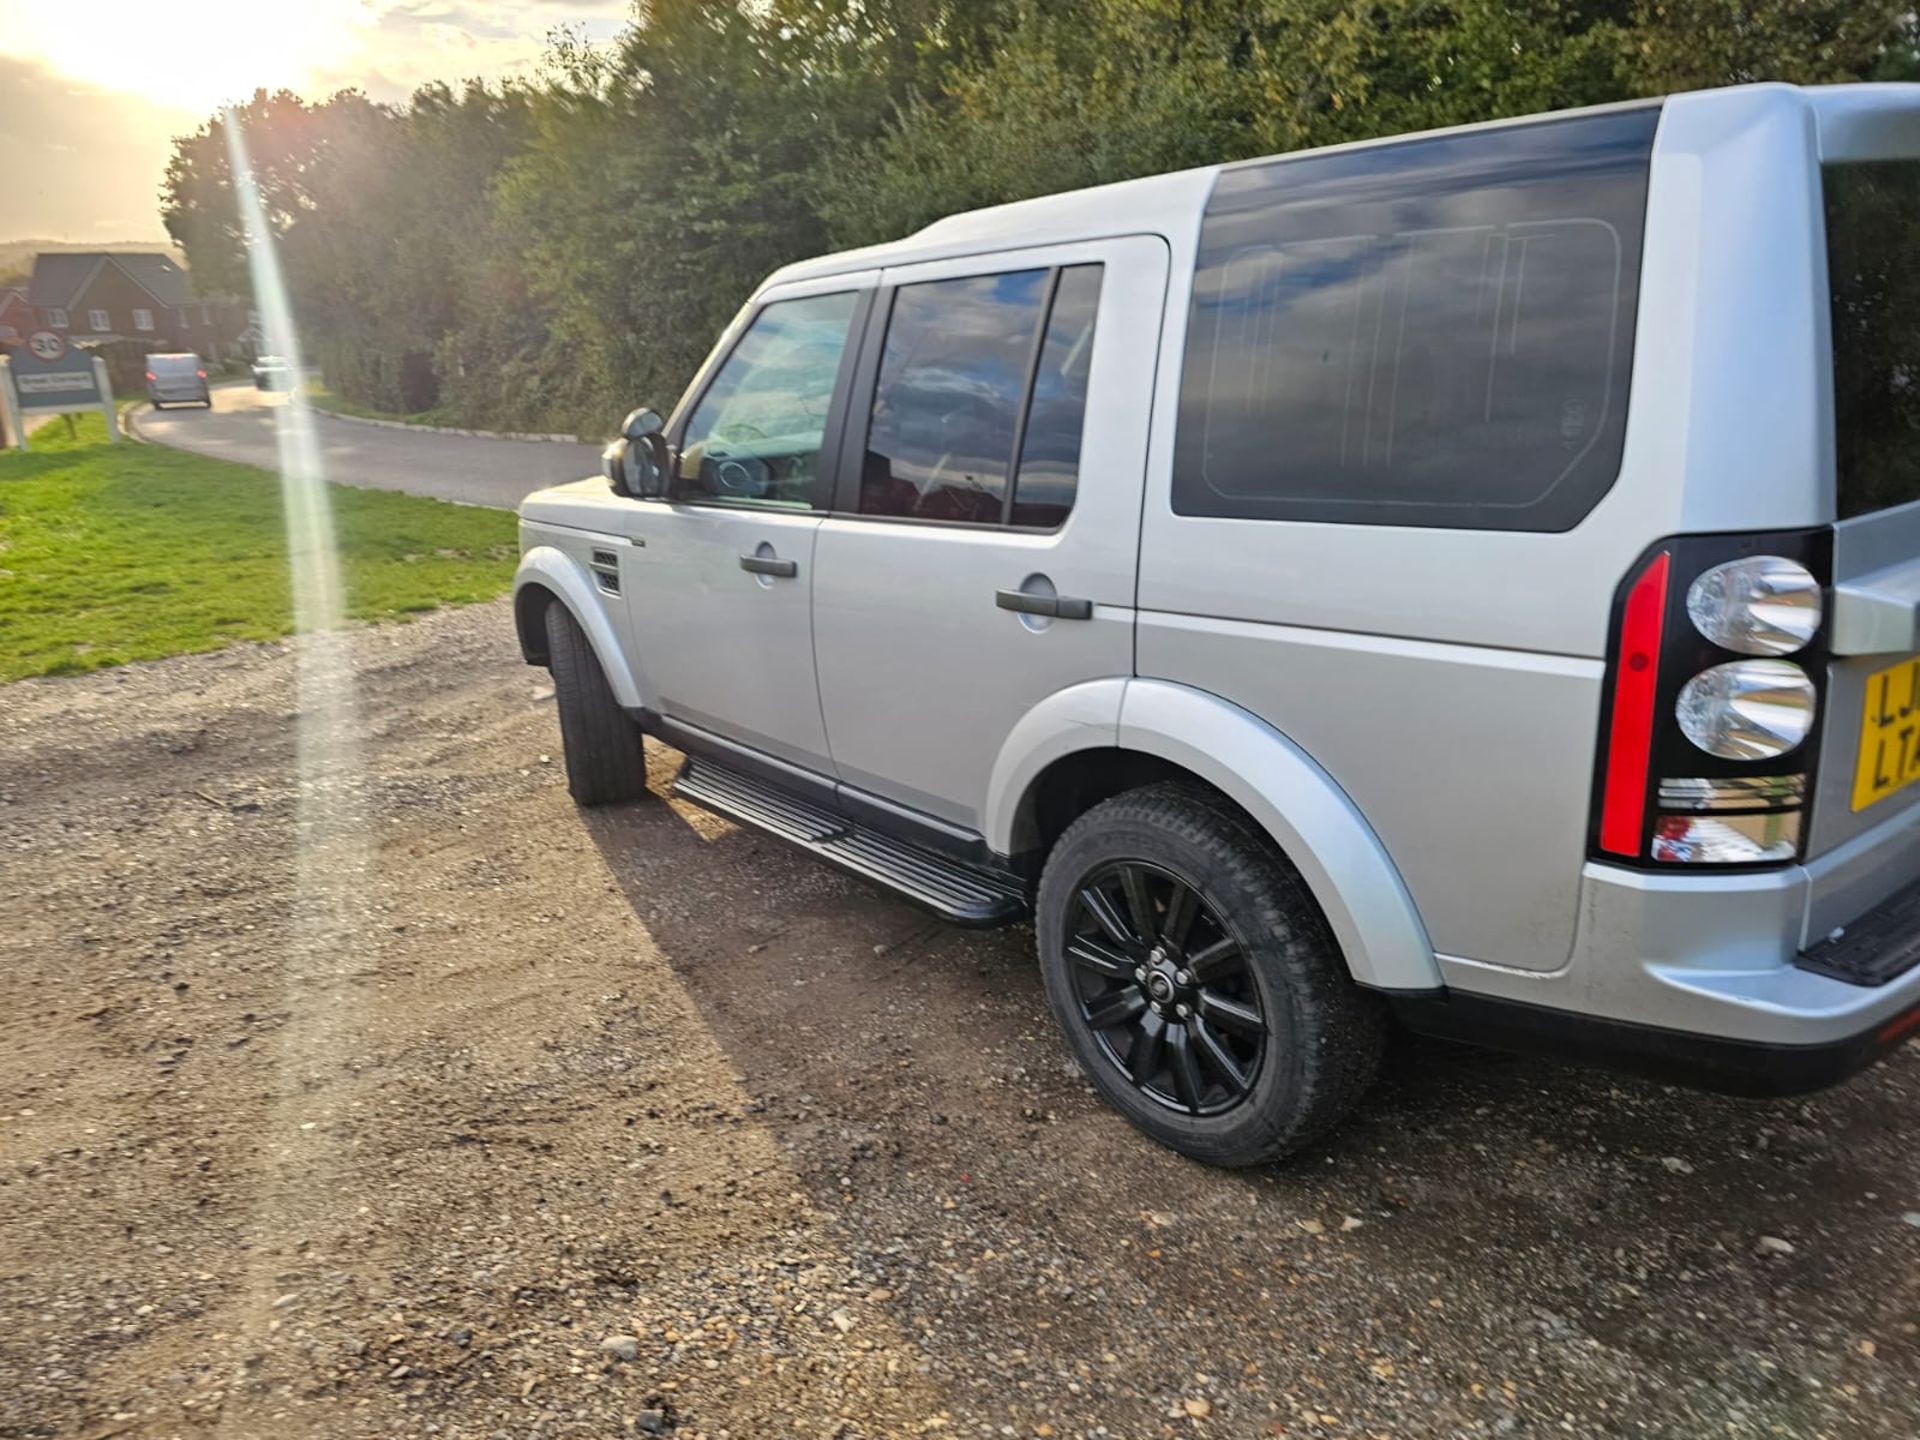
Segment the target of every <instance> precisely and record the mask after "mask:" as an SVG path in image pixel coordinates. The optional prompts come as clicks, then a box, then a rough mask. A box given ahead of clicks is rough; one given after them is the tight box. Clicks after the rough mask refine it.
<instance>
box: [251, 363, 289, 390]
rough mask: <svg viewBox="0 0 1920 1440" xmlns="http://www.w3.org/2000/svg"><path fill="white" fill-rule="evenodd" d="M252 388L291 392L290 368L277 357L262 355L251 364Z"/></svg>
mask: <svg viewBox="0 0 1920 1440" xmlns="http://www.w3.org/2000/svg"><path fill="white" fill-rule="evenodd" d="M253 388H254V389H256V390H291V389H292V388H293V370H292V367H290V366H289V365H288V364H287V362H286V361H285V360H283V359H282V358H281V357H280V356H278V355H262V356H261V357H260V358H259V359H258V360H256V361H254V362H253Z"/></svg>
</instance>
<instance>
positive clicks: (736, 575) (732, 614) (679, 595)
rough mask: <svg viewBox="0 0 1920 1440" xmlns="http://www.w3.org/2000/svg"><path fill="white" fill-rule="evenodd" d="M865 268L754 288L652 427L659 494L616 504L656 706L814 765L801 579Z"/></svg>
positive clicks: (805, 596)
mask: <svg viewBox="0 0 1920 1440" xmlns="http://www.w3.org/2000/svg"><path fill="white" fill-rule="evenodd" d="M877 278H878V272H875V271H866V272H861V273H857V274H852V275H842V276H834V277H832V278H830V279H826V280H816V281H810V282H802V283H797V284H794V285H789V286H783V287H780V288H778V289H775V290H772V291H769V292H767V294H766V295H764V296H763V297H762V298H761V300H760V301H759V303H758V304H757V305H756V307H755V309H754V310H753V312H752V313H751V314H750V315H749V316H748V317H746V319H745V322H744V324H742V325H740V326H738V327H737V328H736V330H735V332H734V334H733V336H732V337H731V340H730V343H729V342H723V346H722V352H723V353H722V354H721V356H720V358H719V360H718V362H717V363H716V364H714V365H712V366H711V367H710V368H709V370H708V372H707V373H706V374H705V375H703V376H702V377H701V379H700V380H698V381H696V383H695V386H694V388H693V390H692V391H690V392H689V397H688V399H687V401H685V402H683V403H682V405H681V407H680V409H679V411H678V412H676V415H675V417H674V421H673V423H672V425H671V426H670V427H669V432H668V438H669V440H670V441H671V442H672V443H673V445H674V447H675V453H676V456H677V467H676V468H677V473H676V474H675V476H674V479H673V482H672V486H671V491H670V495H669V499H668V502H667V503H665V504H659V503H642V504H636V505H633V506H632V507H630V510H629V513H628V518H627V521H626V524H627V525H628V527H629V534H628V539H629V542H630V546H631V547H632V548H631V553H630V554H629V556H628V557H627V558H628V562H629V563H628V566H627V568H626V573H627V574H628V575H630V576H631V583H630V584H628V585H627V592H628V595H627V598H628V606H629V610H630V615H631V620H632V625H633V632H634V635H635V637H636V640H637V642H638V649H639V660H640V665H641V667H642V668H643V669H644V671H645V672H646V676H647V680H648V684H649V686H650V688H651V690H652V692H653V694H654V697H655V703H656V704H658V706H659V708H660V710H661V712H662V713H663V714H664V715H666V716H668V717H669V718H671V719H673V720H676V721H679V722H681V723H682V724H685V725H691V726H693V727H695V728H697V729H699V730H702V731H705V732H708V733H709V734H712V735H718V736H721V737H723V738H725V739H728V740H732V741H734V742H736V743H738V744H742V745H746V746H749V747H751V748H752V749H754V750H757V751H760V752H762V753H763V754H766V755H771V756H774V757H776V758H778V759H780V760H784V761H786V762H788V763H790V764H794V765H799V766H802V767H804V768H805V769H808V770H811V771H815V772H819V773H822V774H826V773H830V771H831V762H830V761H829V759H828V755H827V739H826V729H825V726H824V724H823V723H822V721H821V716H820V694H819V689H818V686H817V683H816V680H815V675H814V664H813V625H812V611H811V603H810V588H811V586H812V584H813V580H814V565H815V554H814V547H815V538H816V532H817V531H818V530H819V528H820V522H821V519H822V517H823V516H824V515H825V513H826V510H827V502H828V498H829V495H830V494H831V487H832V464H831V462H830V457H831V456H832V455H834V454H835V453H836V448H837V446H836V442H837V439H838V435H839V425H840V405H839V397H840V396H841V395H842V394H844V392H845V389H846V384H847V379H848V375H849V373H850V371H851V367H852V360H853V348H854V347H853V344H852V341H853V338H854V337H857V336H858V335H859V333H860V325H861V321H862V319H863V317H864V314H865V308H866V304H867V299H868V295H869V292H870V291H871V288H872V286H873V283H874V281H875V280H876V279H877Z"/></svg>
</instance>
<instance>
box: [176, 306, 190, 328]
mask: <svg viewBox="0 0 1920 1440" xmlns="http://www.w3.org/2000/svg"><path fill="white" fill-rule="evenodd" d="M173 323H174V324H176V325H178V326H179V327H180V328H181V329H182V330H185V329H186V328H187V327H188V326H189V325H191V324H193V312H192V311H191V310H176V311H174V312H173Z"/></svg>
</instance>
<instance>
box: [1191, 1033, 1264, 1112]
mask: <svg viewBox="0 0 1920 1440" xmlns="http://www.w3.org/2000/svg"><path fill="white" fill-rule="evenodd" d="M1187 1028H1188V1029H1189V1030H1190V1031H1192V1032H1193V1042H1194V1048H1195V1049H1196V1050H1197V1051H1198V1052H1199V1055H1200V1058H1201V1059H1202V1060H1204V1061H1205V1062H1206V1063H1207V1065H1208V1067H1209V1068H1211V1069H1212V1071H1213V1073H1214V1074H1216V1075H1218V1076H1219V1077H1220V1079H1221V1081H1222V1082H1224V1083H1225V1085H1226V1087H1227V1089H1229V1090H1231V1091H1232V1092H1233V1093H1234V1094H1235V1095H1244V1094H1246V1093H1247V1087H1248V1085H1249V1084H1250V1083H1251V1077H1250V1076H1249V1075H1248V1074H1247V1072H1246V1071H1245V1070H1243V1069H1242V1068H1241V1067H1240V1062H1239V1061H1238V1060H1235V1059H1234V1058H1233V1056H1232V1055H1230V1054H1228V1053H1227V1047H1226V1046H1225V1045H1223V1044H1221V1043H1220V1037H1219V1036H1218V1035H1216V1034H1214V1033H1213V1030H1212V1028H1211V1027H1210V1026H1209V1025H1208V1024H1207V1022H1206V1021H1205V1020H1203V1019H1201V1018H1200V1017H1199V1016H1198V1015H1196V1016H1194V1017H1193V1019H1192V1020H1190V1021H1188V1022H1187Z"/></svg>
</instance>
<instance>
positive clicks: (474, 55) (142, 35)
mask: <svg viewBox="0 0 1920 1440" xmlns="http://www.w3.org/2000/svg"><path fill="white" fill-rule="evenodd" d="M631 8H632V6H631V0H0V241H6V240H19V239H28V238H33V239H53V240H71V241H88V240H94V241H108V240H163V239H164V238H165V235H166V232H165V230H164V229H163V228H162V227H161V224H160V205H159V198H158V197H159V190H160V181H161V178H162V176H163V175H164V174H165V171H166V165H167V157H168V154H169V151H170V148H171V146H170V142H171V140H172V137H174V136H175V135H182V134H188V133H191V132H192V131H194V130H195V129H197V128H198V127H199V126H200V124H201V123H202V122H203V121H204V120H205V119H206V117H207V116H208V115H209V114H210V113H211V112H212V111H213V110H214V109H215V108H216V107H218V106H219V105H220V104H222V103H223V102H225V101H227V100H231V99H245V98H246V97H247V96H248V95H250V94H251V93H252V92H253V91H254V89H255V88H257V87H260V86H265V87H266V88H267V89H269V90H273V89H279V88H282V87H284V88H286V89H290V90H293V91H296V92H297V93H299V94H301V95H304V96H306V97H307V98H308V99H320V98H324V97H325V96H327V95H330V94H332V93H333V92H334V91H336V90H343V89H347V88H349V87H351V88H355V89H359V90H363V91H365V92H366V93H367V94H368V95H370V96H372V97H373V98H374V99H376V100H387V101H397V100H404V99H405V98H406V97H407V96H408V95H409V94H410V93H411V92H412V91H413V89H414V87H416V86H417V85H419V84H421V83H422V82H424V81H427V80H446V81H449V82H456V83H457V82H458V81H461V80H464V79H467V78H469V77H471V76H481V77H484V78H487V79H498V78H500V77H502V76H506V75H515V74H529V73H531V72H532V71H533V70H534V69H535V67H536V66H537V64H538V61H539V58H540V55H541V53H542V51H543V50H544V49H545V46H546V37H547V35H548V33H549V32H550V31H552V30H553V29H554V28H555V27H558V26H572V27H583V28H584V29H585V30H586V32H587V34H588V35H589V36H590V37H591V38H594V39H605V38H609V37H611V36H612V35H614V34H616V33H617V32H618V31H619V30H620V28H621V27H622V25H623V24H624V23H625V21H626V19H627V16H628V13H629V11H630V10H631Z"/></svg>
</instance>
